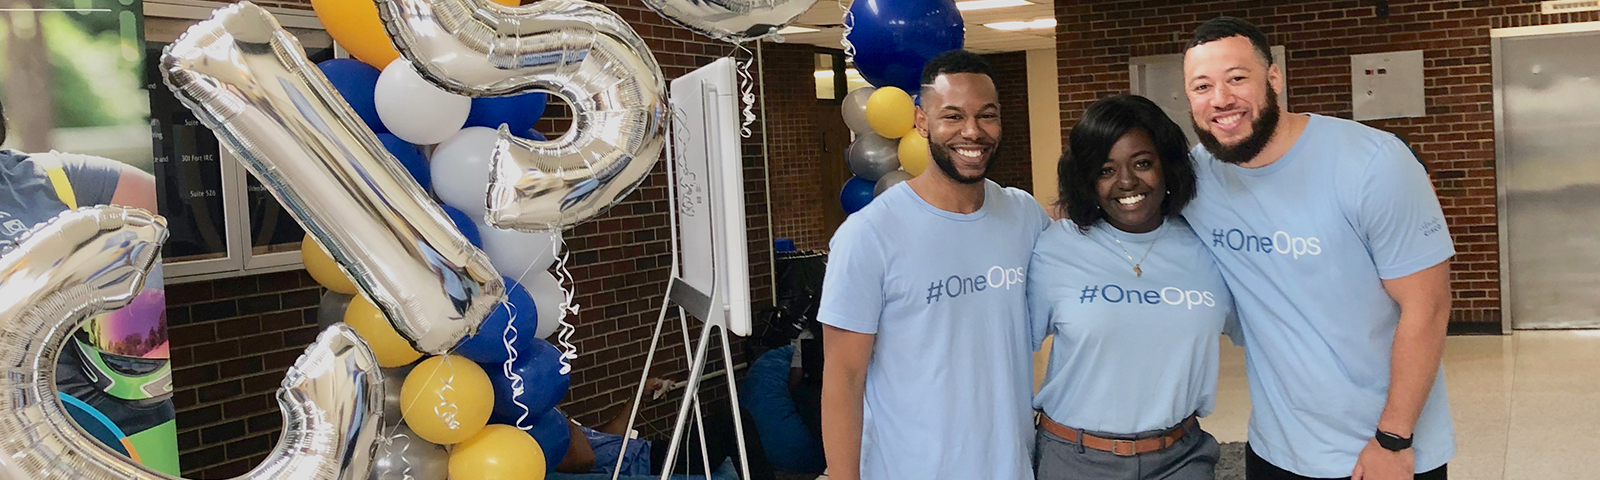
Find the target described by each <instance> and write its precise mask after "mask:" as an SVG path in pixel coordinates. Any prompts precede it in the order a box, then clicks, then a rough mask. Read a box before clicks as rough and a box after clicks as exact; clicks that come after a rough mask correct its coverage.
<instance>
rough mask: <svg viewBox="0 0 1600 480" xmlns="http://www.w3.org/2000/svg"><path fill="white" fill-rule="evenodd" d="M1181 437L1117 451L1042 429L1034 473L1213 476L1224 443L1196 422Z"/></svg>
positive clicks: (1113, 478) (1106, 479) (1042, 477)
mask: <svg viewBox="0 0 1600 480" xmlns="http://www.w3.org/2000/svg"><path fill="white" fill-rule="evenodd" d="M1185 428H1188V429H1189V430H1188V432H1187V433H1185V434H1184V435H1183V438H1180V439H1178V443H1175V444H1173V445H1172V446H1170V447H1167V448H1165V449H1162V450H1157V451H1154V452H1149V453H1141V454H1138V455H1135V456H1132V457H1119V456H1117V455H1115V454H1112V453H1111V452H1102V451H1099V450H1095V449H1092V448H1084V447H1082V446H1080V445H1078V444H1077V443H1076V439H1071V438H1061V437H1059V436H1056V435H1055V434H1053V433H1050V432H1046V431H1044V429H1042V428H1041V429H1038V433H1037V434H1036V435H1035V440H1034V442H1035V443H1034V457H1033V473H1034V478H1035V479H1036V480H1080V479H1082V480H1121V479H1126V480H1212V479H1213V478H1214V477H1215V475H1214V473H1215V471H1216V467H1217V459H1218V458H1219V457H1221V456H1222V447H1221V446H1220V445H1217V439H1216V438H1213V437H1212V436H1211V434H1209V433H1206V432H1205V431H1204V430H1201V429H1200V427H1199V426H1198V425H1195V426H1190V427H1185ZM1089 433H1091V434H1093V435H1095V436H1097V437H1103V438H1117V439H1136V438H1148V437H1153V436H1156V435H1159V434H1161V433H1162V432H1159V431H1158V432H1145V433H1140V434H1134V435H1111V434H1101V433H1098V432H1089Z"/></svg>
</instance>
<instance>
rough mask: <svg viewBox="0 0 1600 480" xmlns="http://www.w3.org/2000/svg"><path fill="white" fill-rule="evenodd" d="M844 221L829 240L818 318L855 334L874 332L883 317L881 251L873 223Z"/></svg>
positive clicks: (859, 219) (862, 218)
mask: <svg viewBox="0 0 1600 480" xmlns="http://www.w3.org/2000/svg"><path fill="white" fill-rule="evenodd" d="M852 220H853V221H851V220H847V221H845V223H844V225H841V226H840V227H839V231H838V232H836V233H834V235H833V240H832V241H830V242H829V243H828V248H829V250H830V251H829V252H828V270H827V273H826V274H825V275H824V276H823V279H822V305H821V306H820V307H818V309H817V320H818V321H820V322H822V323H823V324H825V325H830V326H833V327H835V328H840V329H844V330H849V331H852V332H856V333H865V334H872V335H876V334H877V333H878V320H879V319H880V318H881V317H882V316H883V305H884V300H883V276H884V271H885V268H884V254H883V247H882V246H881V245H879V239H878V236H877V235H875V234H874V232H873V228H872V224H871V223H868V221H867V220H866V218H864V217H858V218H855V219H852Z"/></svg>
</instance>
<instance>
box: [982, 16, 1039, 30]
mask: <svg viewBox="0 0 1600 480" xmlns="http://www.w3.org/2000/svg"><path fill="white" fill-rule="evenodd" d="M983 26H985V27H989V28H993V29H995V30H1011V31H1014V30H1043V29H1047V28H1056V19H1055V18H1039V19H1034V20H1028V21H1015V22H995V23H985V24H983Z"/></svg>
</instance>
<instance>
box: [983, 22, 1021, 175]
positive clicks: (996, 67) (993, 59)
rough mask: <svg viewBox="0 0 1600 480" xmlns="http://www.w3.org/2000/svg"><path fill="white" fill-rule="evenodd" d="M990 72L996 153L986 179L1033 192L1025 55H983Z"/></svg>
mask: <svg viewBox="0 0 1600 480" xmlns="http://www.w3.org/2000/svg"><path fill="white" fill-rule="evenodd" d="M983 59H984V60H988V61H989V67H990V69H991V70H992V71H993V72H994V86H995V89H996V90H999V91H1000V130H1001V135H1000V150H999V153H1000V156H998V157H996V158H995V159H994V160H993V162H994V163H993V166H991V167H990V168H989V179H990V180H994V181H995V183H999V184H1001V185H1005V186H1007V187H1017V188H1020V189H1023V190H1027V191H1030V192H1031V191H1033V149H1032V146H1031V144H1030V143H1029V139H1028V137H1029V134H1028V54H1027V52H1008V53H995V54H989V55H984V56H983Z"/></svg>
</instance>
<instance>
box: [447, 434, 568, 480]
mask: <svg viewBox="0 0 1600 480" xmlns="http://www.w3.org/2000/svg"><path fill="white" fill-rule="evenodd" d="M544 469H545V458H544V451H543V450H542V449H540V448H539V441H538V440H534V439H533V435H529V434H528V432H524V431H522V430H518V429H517V427H513V426H510V425H489V426H487V427H484V428H483V430H482V431H480V432H478V434H477V435H473V436H472V438H469V439H467V441H464V442H461V443H460V444H458V445H456V446H455V448H452V449H450V478H461V479H472V480H542V479H544Z"/></svg>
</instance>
